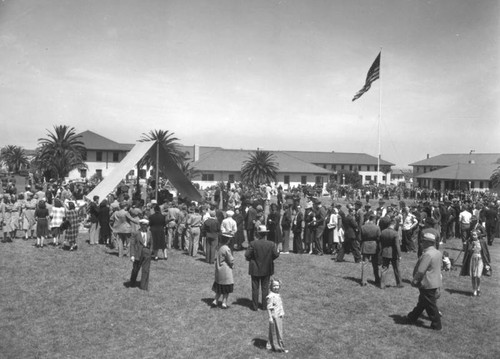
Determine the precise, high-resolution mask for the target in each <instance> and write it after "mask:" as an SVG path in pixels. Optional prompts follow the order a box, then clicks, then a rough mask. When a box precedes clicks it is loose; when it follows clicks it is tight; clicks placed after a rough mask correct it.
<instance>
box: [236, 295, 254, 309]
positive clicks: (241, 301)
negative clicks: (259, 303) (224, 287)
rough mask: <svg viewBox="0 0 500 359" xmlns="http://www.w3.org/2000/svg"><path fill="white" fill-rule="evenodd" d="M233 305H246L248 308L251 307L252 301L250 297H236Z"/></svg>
mask: <svg viewBox="0 0 500 359" xmlns="http://www.w3.org/2000/svg"><path fill="white" fill-rule="evenodd" d="M233 304H234V305H240V306H242V307H247V308H249V309H252V308H253V302H252V300H251V299H248V298H237V299H236V300H235V301H234V302H233Z"/></svg>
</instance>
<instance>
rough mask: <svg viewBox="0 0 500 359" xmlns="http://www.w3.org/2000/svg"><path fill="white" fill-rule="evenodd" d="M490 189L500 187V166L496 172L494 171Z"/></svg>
mask: <svg viewBox="0 0 500 359" xmlns="http://www.w3.org/2000/svg"><path fill="white" fill-rule="evenodd" d="M490 183H491V185H490V187H491V188H497V187H500V166H498V167H497V168H496V170H494V171H493V173H492V175H491V177H490Z"/></svg>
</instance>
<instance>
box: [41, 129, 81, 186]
mask: <svg viewBox="0 0 500 359" xmlns="http://www.w3.org/2000/svg"><path fill="white" fill-rule="evenodd" d="M80 138H81V136H79V135H77V134H76V132H75V129H74V128H73V127H69V126H66V125H60V126H54V132H50V131H48V134H47V138H39V139H38V144H39V148H38V151H37V155H36V159H35V162H36V163H37V164H38V167H39V169H40V170H41V172H42V173H44V174H45V175H47V174H50V176H53V177H55V178H56V179H57V180H61V179H63V178H64V177H65V176H67V175H68V173H69V172H70V171H72V170H74V169H76V168H87V165H86V163H85V160H84V159H85V155H86V149H85V146H84V143H83V142H82V141H81V140H80Z"/></svg>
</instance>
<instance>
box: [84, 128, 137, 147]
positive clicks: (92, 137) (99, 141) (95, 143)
mask: <svg viewBox="0 0 500 359" xmlns="http://www.w3.org/2000/svg"><path fill="white" fill-rule="evenodd" d="M78 136H81V138H80V141H82V142H83V143H84V145H85V148H86V149H87V150H104V151H130V150H131V149H132V148H133V147H134V144H127V143H118V142H115V141H112V140H110V139H109V138H106V137H103V136H101V135H98V134H97V133H95V132H92V131H85V132H82V133H79V134H78Z"/></svg>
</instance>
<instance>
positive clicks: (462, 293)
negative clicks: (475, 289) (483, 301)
mask: <svg viewBox="0 0 500 359" xmlns="http://www.w3.org/2000/svg"><path fill="white" fill-rule="evenodd" d="M445 291H447V292H448V293H450V294H461V295H465V296H468V297H470V296H472V293H471V292H470V291H467V290H461V289H450V288H446V289H445Z"/></svg>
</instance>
